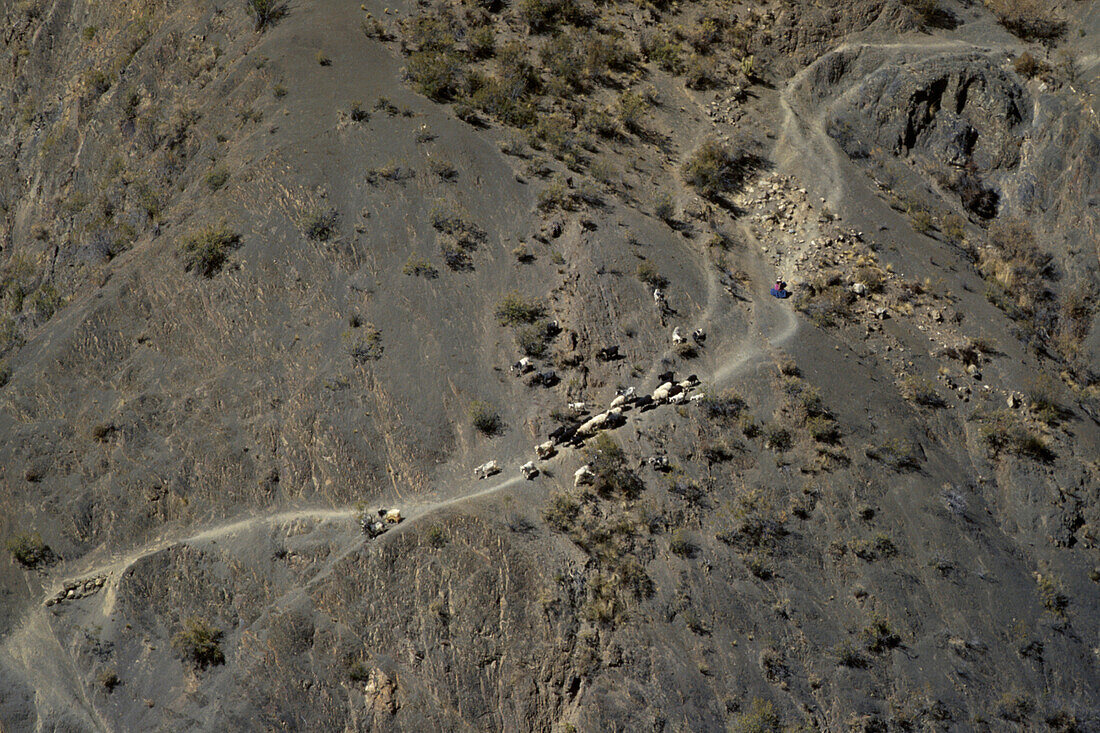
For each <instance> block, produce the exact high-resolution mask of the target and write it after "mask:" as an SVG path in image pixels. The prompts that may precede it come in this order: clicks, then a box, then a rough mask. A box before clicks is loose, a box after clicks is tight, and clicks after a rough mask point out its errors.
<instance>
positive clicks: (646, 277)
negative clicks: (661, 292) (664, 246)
mask: <svg viewBox="0 0 1100 733" xmlns="http://www.w3.org/2000/svg"><path fill="white" fill-rule="evenodd" d="M634 274H635V275H637V276H638V279H639V280H641V281H642V282H644V283H645V284H646V285H648V286H649V287H651V288H667V287H668V279H667V278H665V277H664V276H663V275H661V273H659V272H658V271H657V268H656V267H654V266H653V264H652V263H650V262H640V263H638V269H637V270H635V271H634Z"/></svg>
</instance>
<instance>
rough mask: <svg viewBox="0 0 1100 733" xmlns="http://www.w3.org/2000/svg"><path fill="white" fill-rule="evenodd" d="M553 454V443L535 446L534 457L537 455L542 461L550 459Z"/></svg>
mask: <svg viewBox="0 0 1100 733" xmlns="http://www.w3.org/2000/svg"><path fill="white" fill-rule="evenodd" d="M554 453H555V450H554V441H552V440H548V441H546V442H545V443H539V444H538V445H536V446H535V455H537V456H538V457H539V458H541V459H542V460H544V461H545V460H546V459H547V458H550V457H551V456H553V455H554Z"/></svg>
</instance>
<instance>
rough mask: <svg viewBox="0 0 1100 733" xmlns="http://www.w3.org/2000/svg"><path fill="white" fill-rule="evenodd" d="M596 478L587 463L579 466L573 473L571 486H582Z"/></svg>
mask: <svg viewBox="0 0 1100 733" xmlns="http://www.w3.org/2000/svg"><path fill="white" fill-rule="evenodd" d="M595 480H596V473H595V472H594V471H593V470H592V467H591V466H589V465H588V464H587V463H586V464H584V465H583V466H581V467H580V468H578V469H577V470H576V472H575V473H574V474H573V487H574V488H576V487H578V486H584V485H586V484H590V483H592V482H593V481H595Z"/></svg>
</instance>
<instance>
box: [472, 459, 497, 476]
mask: <svg viewBox="0 0 1100 733" xmlns="http://www.w3.org/2000/svg"><path fill="white" fill-rule="evenodd" d="M497 473H500V464H499V463H497V462H496V461H488V462H486V463H482V464H481V465H480V466H478V467H477V468H475V469H474V475H475V476H477V477H478V478H479V479H483V478H488V477H490V476H492V475H494V474H497Z"/></svg>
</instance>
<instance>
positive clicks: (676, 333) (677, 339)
mask: <svg viewBox="0 0 1100 733" xmlns="http://www.w3.org/2000/svg"><path fill="white" fill-rule="evenodd" d="M686 342H687V339H686V338H684V332H683V331H682V330H681V329H680V327H679V326H677V327H676V328H674V329H672V343H674V344H682V343H686Z"/></svg>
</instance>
